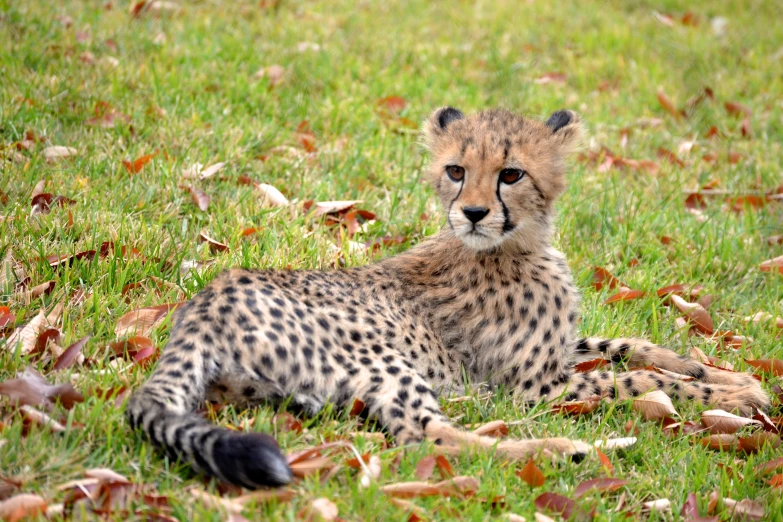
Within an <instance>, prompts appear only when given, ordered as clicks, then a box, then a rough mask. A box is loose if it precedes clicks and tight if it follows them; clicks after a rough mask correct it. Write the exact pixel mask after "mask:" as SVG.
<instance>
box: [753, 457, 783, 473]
mask: <svg viewBox="0 0 783 522" xmlns="http://www.w3.org/2000/svg"><path fill="white" fill-rule="evenodd" d="M779 469H783V457H778V458H776V459H772V460H769V461H767V462H762V463H761V464H757V465H756V467H755V468H753V470H754V471H755V472H756V473H758V474H759V475H763V474H765V473H770V472H772V471H776V470H779Z"/></svg>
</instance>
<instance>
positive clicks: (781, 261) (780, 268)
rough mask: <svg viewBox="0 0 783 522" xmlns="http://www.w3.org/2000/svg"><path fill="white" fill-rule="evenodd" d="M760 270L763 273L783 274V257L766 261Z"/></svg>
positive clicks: (760, 266)
mask: <svg viewBox="0 0 783 522" xmlns="http://www.w3.org/2000/svg"><path fill="white" fill-rule="evenodd" d="M759 270H761V271H762V272H777V273H779V274H783V256H778V257H776V258H774V259H768V260H767V261H764V262H763V263H761V264H760V265H759Z"/></svg>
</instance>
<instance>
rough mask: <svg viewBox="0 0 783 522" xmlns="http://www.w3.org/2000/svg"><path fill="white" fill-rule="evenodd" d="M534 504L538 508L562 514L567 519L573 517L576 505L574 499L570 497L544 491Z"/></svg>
mask: <svg viewBox="0 0 783 522" xmlns="http://www.w3.org/2000/svg"><path fill="white" fill-rule="evenodd" d="M534 504H535V506H536V508H537V509H544V510H547V511H552V512H553V513H557V514H559V515H561V516H562V517H563V518H564V519H566V520H568V519H569V518H571V515H572V514H573V512H574V507H575V504H574V501H573V500H571V499H570V498H568V497H565V496H563V495H559V494H557V493H549V492H547V493H542V494H540V495H539V496H538V497H536V500H535V501H534Z"/></svg>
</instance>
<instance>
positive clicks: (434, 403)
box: [357, 366, 591, 459]
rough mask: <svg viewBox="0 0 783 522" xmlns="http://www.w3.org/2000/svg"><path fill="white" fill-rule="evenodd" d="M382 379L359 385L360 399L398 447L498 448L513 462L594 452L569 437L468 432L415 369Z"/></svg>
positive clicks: (577, 455) (580, 456)
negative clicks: (505, 437)
mask: <svg viewBox="0 0 783 522" xmlns="http://www.w3.org/2000/svg"><path fill="white" fill-rule="evenodd" d="M395 368H399V367H398V366H395ZM387 371H388V368H387ZM378 377H379V376H378V375H376V378H375V380H373V381H371V382H372V383H373V384H372V385H370V386H368V385H366V384H365V385H364V386H361V385H360V386H357V392H358V397H359V399H360V400H362V401H363V402H364V403H365V405H367V406H368V407H369V408H370V412H369V413H370V414H371V415H374V416H377V417H378V418H379V420H380V421H381V423H382V424H383V425H384V426H385V427H386V429H387V431H388V432H389V433H390V434H391V435H392V436H393V437H394V438H395V442H396V443H397V444H398V445H405V444H410V443H415V442H420V441H422V440H424V439H425V438H426V439H428V440H431V441H433V442H435V443H436V444H439V445H442V446H444V447H452V448H454V449H455V450H457V451H461V450H462V449H464V448H473V449H490V450H491V449H495V450H496V451H498V452H499V453H501V454H503V455H505V456H506V457H508V458H513V459H523V458H527V457H529V456H531V455H533V454H535V453H538V452H540V451H544V452H547V451H550V452H553V453H558V454H563V455H569V456H573V457H575V458H579V459H581V458H582V457H584V455H586V454H587V453H588V452H589V451H590V450H591V446H590V445H588V444H585V443H584V442H580V441H574V440H569V439H565V438H550V439H531V440H519V441H498V440H497V439H495V438H492V437H485V436H480V435H476V434H475V433H470V432H467V431H464V430H462V429H460V428H458V427H456V426H455V425H454V424H452V423H451V421H450V420H449V419H448V417H446V415H444V414H443V412H442V411H441V408H440V404H439V402H438V395H437V394H436V393H435V392H434V391H433V389H432V387H431V386H430V385H429V384H428V383H427V381H426V380H425V379H424V378H423V377H422V376H421V375H420V374H419V373H417V372H416V371H415V370H413V369H410V368H407V367H404V366H403V367H402V369H400V370H399V373H395V375H394V378H391V379H390V378H389V376H383V377H382V378H378ZM357 384H358V383H357Z"/></svg>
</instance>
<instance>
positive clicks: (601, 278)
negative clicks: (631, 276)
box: [593, 266, 625, 290]
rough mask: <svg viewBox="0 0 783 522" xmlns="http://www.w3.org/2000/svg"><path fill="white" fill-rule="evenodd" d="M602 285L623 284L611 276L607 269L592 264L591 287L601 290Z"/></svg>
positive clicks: (613, 285)
mask: <svg viewBox="0 0 783 522" xmlns="http://www.w3.org/2000/svg"><path fill="white" fill-rule="evenodd" d="M604 286H606V287H607V288H617V287H618V286H625V285H624V284H623V283H621V282H620V280H619V279H617V278H616V277H615V276H613V275H612V274H611V273H610V272H609V271H608V270H607V269H605V268H603V267H600V266H594V267H593V287H594V288H595V289H596V290H601V289H602V288H603V287H604Z"/></svg>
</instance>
